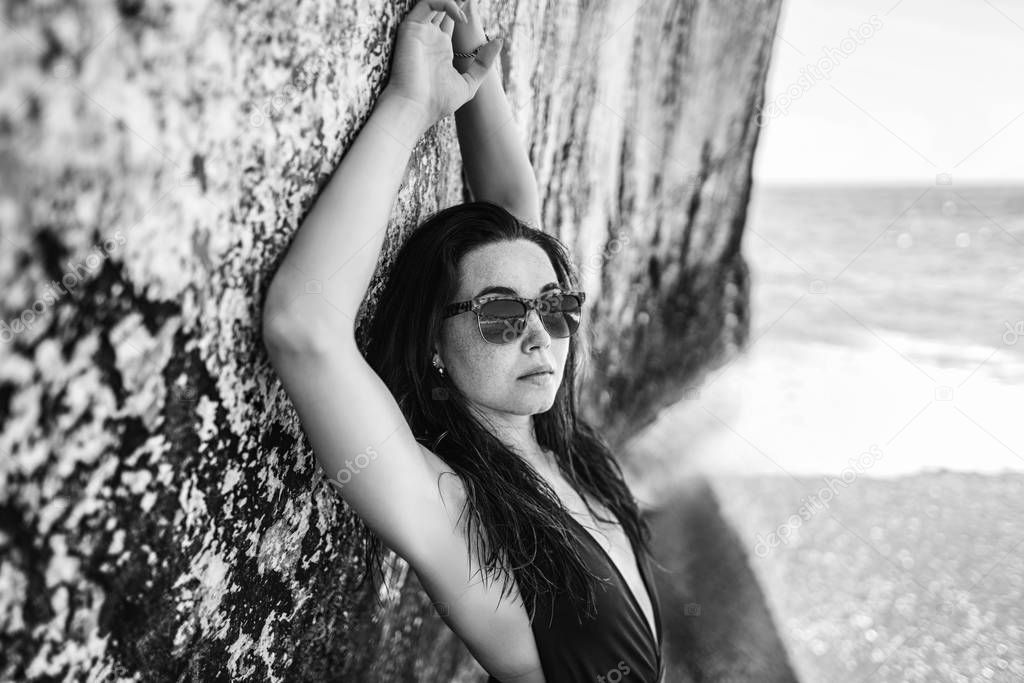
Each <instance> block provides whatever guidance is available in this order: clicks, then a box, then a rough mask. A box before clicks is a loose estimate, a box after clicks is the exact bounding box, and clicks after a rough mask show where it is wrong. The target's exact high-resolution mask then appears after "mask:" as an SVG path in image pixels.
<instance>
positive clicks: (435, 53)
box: [386, 0, 502, 125]
mask: <svg viewBox="0 0 1024 683" xmlns="http://www.w3.org/2000/svg"><path fill="white" fill-rule="evenodd" d="M462 16H464V15H463V14H462V12H461V10H460V9H459V7H458V5H457V4H456V3H455V0H420V1H419V2H417V3H416V5H415V6H414V7H413V8H412V10H411V11H410V12H409V14H408V16H406V18H405V19H404V20H403V21H402V23H401V24H400V25H399V27H398V39H397V43H396V45H395V51H394V55H393V56H392V60H391V75H390V77H389V79H388V84H387V86H386V90H388V91H389V92H390V93H391V94H393V95H398V96H400V97H404V98H405V99H408V100H411V101H412V102H414V103H416V104H418V105H419V106H420V107H422V108H423V109H424V111H425V112H426V115H427V117H428V123H429V125H433V124H434V123H436V122H437V121H438V120H439V119H442V118H444V117H445V116H447V115H448V114H451V113H452V112H454V111H455V110H456V109H458V108H459V107H461V106H462V105H463V104H465V103H466V102H468V101H469V100H471V99H473V96H474V95H475V94H476V91H477V89H478V88H479V87H480V84H481V83H482V82H483V79H484V77H485V76H486V75H487V71H488V69H490V67H491V64H492V63H493V62H494V59H495V57H497V55H498V52H499V51H500V50H501V42H502V41H501V39H500V38H495V39H494V40H492V41H491V42H489V43H487V44H486V45H484V46H483V47H481V48H480V51H479V52H477V56H476V60H475V61H473V63H472V64H470V65H469V66H468V68H467V69H466V71H465V72H464V73H459V72H458V71H457V70H456V69H455V67H453V66H452V60H453V58H454V55H453V53H452V32H453V30H454V27H455V20H454V19H453V18H452V17H459V18H460V21H461V18H462ZM463 61H469V60H463Z"/></svg>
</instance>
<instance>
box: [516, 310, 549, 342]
mask: <svg viewBox="0 0 1024 683" xmlns="http://www.w3.org/2000/svg"><path fill="white" fill-rule="evenodd" d="M523 336H524V337H525V339H526V341H527V343H529V344H530V345H531V346H532V345H533V344H535V343H541V344H542V345H544V346H547V345H550V344H551V335H550V334H549V333H548V328H547V327H545V326H544V321H543V320H541V318H540V313H539V312H538V311H537V309H536V308H535V309H533V310H531V311H529V312H528V313H527V314H526V334H525V335H523Z"/></svg>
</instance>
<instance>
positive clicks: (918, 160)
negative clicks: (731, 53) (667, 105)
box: [754, 0, 1024, 184]
mask: <svg viewBox="0 0 1024 683" xmlns="http://www.w3.org/2000/svg"><path fill="white" fill-rule="evenodd" d="M851 31H852V35H851ZM761 125H762V129H761V133H760V139H759V141H758V149H757V152H756V155H755V157H754V177H755V182H759V183H764V184H774V183H805V182H812V183H846V182H848V183H856V184H861V183H863V184H906V183H911V184H920V183H921V182H929V181H934V182H939V181H938V180H937V178H938V175H939V174H950V176H951V180H952V182H953V184H961V183H963V184H972V183H978V184H982V183H1017V182H1024V0H883V1H882V2H877V1H875V0H865V1H863V2H855V1H853V0H828V1H827V2H821V1H820V0H817V1H815V0H783V5H782V13H781V16H780V20H779V28H778V31H777V36H776V38H775V43H774V48H773V53H772V61H771V64H770V67H769V73H768V82H767V85H766V89H765V106H764V108H763V109H762V112H761Z"/></svg>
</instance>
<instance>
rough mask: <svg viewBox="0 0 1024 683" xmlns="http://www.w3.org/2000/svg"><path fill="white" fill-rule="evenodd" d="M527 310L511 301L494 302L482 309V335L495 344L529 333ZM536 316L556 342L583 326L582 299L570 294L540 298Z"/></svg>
mask: <svg viewBox="0 0 1024 683" xmlns="http://www.w3.org/2000/svg"><path fill="white" fill-rule="evenodd" d="M526 312H527V311H526V307H525V306H523V305H522V304H521V303H519V302H518V301H513V300H511V299H493V300H491V301H488V302H487V303H485V304H484V305H483V306H481V308H480V332H481V333H482V334H483V337H484V339H485V340H487V341H488V342H490V343H492V344H508V343H510V342H513V341H515V340H516V339H518V338H519V337H520V336H521V335H522V333H523V332H524V331H525V330H526ZM537 313H539V314H540V319H541V321H542V322H543V323H544V327H545V328H546V329H547V331H548V334H550V335H551V336H552V337H555V338H557V339H564V338H565V337H569V336H572V335H573V334H574V333H575V332H576V330H577V329H578V328H579V326H580V315H581V310H580V300H579V299H578V298H577V297H575V296H572V295H569V294H559V293H556V294H553V295H550V296H546V297H544V298H542V299H541V301H540V302H539V303H538V305H537Z"/></svg>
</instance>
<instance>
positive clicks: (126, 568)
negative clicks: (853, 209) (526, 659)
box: [0, 0, 780, 681]
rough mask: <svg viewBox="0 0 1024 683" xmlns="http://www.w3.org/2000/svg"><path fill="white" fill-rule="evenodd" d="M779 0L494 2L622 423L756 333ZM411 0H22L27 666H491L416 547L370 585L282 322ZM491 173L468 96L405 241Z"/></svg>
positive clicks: (1, 98)
mask: <svg viewBox="0 0 1024 683" xmlns="http://www.w3.org/2000/svg"><path fill="white" fill-rule="evenodd" d="M403 4H404V3H403ZM779 4H780V2H779V0H763V1H758V0H744V1H742V2H735V3H717V2H710V1H707V0H689V1H686V2H667V1H664V2H661V1H657V0H649V1H648V2H644V3H641V2H632V3H630V2H625V3H613V2H610V1H609V0H595V1H594V2H588V3H550V4H548V3H542V2H520V3H503V4H502V5H501V6H500V7H499V6H498V3H491V5H493V6H494V7H493V11H491V8H490V7H488V4H487V3H483V8H484V11H485V14H486V15H488V16H490V17H491V21H490V22H488V26H493V27H497V28H499V29H500V30H501V31H502V32H503V33H504V34H505V36H506V38H507V41H506V47H505V54H504V56H503V60H504V64H503V66H504V69H505V83H506V89H507V90H508V92H509V95H510V98H511V99H512V101H513V103H514V105H515V106H514V108H515V111H516V113H517V117H518V119H519V121H520V125H521V126H522V128H523V130H524V131H525V134H526V136H527V144H528V145H529V150H530V154H531V158H532V159H533V161H534V164H535V168H536V170H537V175H538V180H539V182H540V185H541V188H542V193H543V201H544V220H545V224H546V226H545V227H546V228H547V229H549V230H551V231H553V232H555V233H556V234H558V235H559V236H560V237H561V238H563V239H564V240H565V241H566V242H568V243H569V244H570V246H571V247H572V248H573V249H574V251H575V253H576V256H577V259H578V262H579V263H580V265H581V268H582V270H583V276H584V285H585V288H586V289H587V291H588V292H590V293H591V297H592V298H591V299H590V300H589V301H593V302H594V304H593V306H592V307H591V308H590V310H591V315H592V316H593V319H594V321H595V323H594V329H595V331H596V335H595V338H594V344H593V352H594V354H595V363H594V364H593V372H592V373H591V376H590V378H589V380H588V385H587V386H588V393H586V394H585V396H584V400H585V403H586V414H587V417H589V418H590V419H592V420H594V421H595V422H596V423H598V424H600V425H602V426H604V427H605V429H606V433H607V435H608V437H609V439H610V440H611V441H612V442H613V443H616V444H618V443H621V442H622V440H623V439H624V438H625V437H627V436H628V435H629V434H631V433H634V432H636V431H637V430H639V429H640V428H641V427H642V426H644V424H645V423H646V422H648V421H649V420H650V419H651V418H652V417H653V415H654V414H655V413H656V411H657V409H658V408H660V407H661V406H663V405H665V404H667V403H669V402H671V401H673V400H674V399H675V398H676V397H677V396H678V395H679V394H680V393H681V392H682V391H683V390H684V387H685V386H687V384H689V383H690V382H691V381H692V380H693V378H694V377H695V376H696V375H697V374H699V373H700V371H701V370H702V368H704V367H706V366H707V364H708V363H709V362H710V361H711V360H713V359H714V358H716V357H718V356H720V355H721V354H723V353H728V352H729V351H730V350H731V349H733V348H735V346H736V345H738V344H742V342H743V340H744V339H745V336H746V334H747V315H746V312H745V311H746V309H745V306H746V301H747V288H748V280H747V276H746V268H745V266H744V264H743V261H742V259H741V257H740V255H739V243H740V236H741V231H742V227H743V222H744V217H745V211H746V204H747V197H748V191H749V187H750V168H751V161H752V156H753V153H754V148H755V145H756V140H757V127H756V125H755V124H754V122H755V114H756V108H757V106H758V105H759V104H760V103H761V102H762V100H763V85H764V79H765V74H766V70H767V66H768V56H769V54H770V48H771V41H772V37H773V35H774V29H775V26H776V22H777V19H778V13H779ZM404 11H405V10H404V9H398V8H396V7H394V6H392V4H391V3H386V2H380V1H378V2H353V1H351V0H348V1H343V2H340V3H337V2H331V3H322V4H318V3H312V2H300V3H298V4H297V5H294V6H289V7H288V8H287V9H284V8H283V6H279V5H275V4H274V3H262V4H256V5H252V4H250V5H246V6H244V7H242V6H235V5H225V4H214V3H206V2H191V3H188V2H179V3H174V4H173V5H166V6H164V5H156V4H153V3H145V2H143V1H142V0H124V1H120V2H118V3H107V4H100V5H95V6H93V5H90V6H88V7H86V6H84V5H80V4H76V3H73V2H72V3H69V4H64V5H48V4H34V5H29V4H27V3H8V4H5V5H4V10H3V12H4V16H3V17H2V18H3V22H2V24H0V36H2V38H0V245H2V247H0V321H2V322H3V326H2V327H0V341H2V344H0V354H2V355H0V651H2V652H3V658H2V660H0V677H2V678H4V679H8V678H15V679H40V678H51V677H52V678H65V677H68V676H72V677H76V678H78V677H81V678H86V677H90V678H95V679H108V678H111V677H113V676H114V675H128V674H130V673H138V674H140V675H141V677H142V678H143V679H145V680H152V679H175V680H177V679H181V678H182V677H186V678H189V679H197V678H201V679H207V678H211V677H229V676H230V677H232V678H236V677H237V678H248V677H255V678H260V679H271V680H285V679H316V680H359V681H376V680H380V681H391V680H447V679H449V678H451V677H455V678H458V679H460V680H470V679H472V678H474V677H476V676H478V674H479V669H478V668H476V667H475V663H473V662H472V661H471V660H469V659H468V658H467V656H466V654H465V651H464V649H462V648H461V646H460V645H459V643H458V641H457V640H456V639H455V638H454V636H453V635H452V634H451V632H450V631H448V630H447V627H446V626H444V624H443V623H442V622H441V621H440V620H439V619H438V618H436V616H434V615H433V614H432V613H431V612H430V610H429V603H428V601H427V599H426V596H425V595H424V594H423V593H422V591H421V590H420V587H419V586H418V585H417V583H416V581H415V579H413V580H410V581H406V572H407V567H405V565H404V563H402V562H400V561H396V562H395V563H394V564H395V572H394V574H393V576H392V581H390V582H389V583H388V585H386V586H383V587H381V595H382V596H383V597H384V599H385V603H386V608H385V609H383V610H381V609H378V608H377V607H376V605H375V604H374V601H373V597H374V596H373V594H372V593H368V592H365V591H359V592H357V591H354V590H353V589H352V582H351V579H352V577H353V576H354V575H355V574H356V573H357V572H358V569H359V568H358V567H355V566H353V562H352V561H351V558H352V557H353V556H354V552H355V549H356V548H357V547H358V544H359V542H360V539H361V538H362V536H361V529H362V527H361V525H360V524H359V523H358V521H357V520H356V519H355V518H354V517H353V515H351V514H350V513H349V511H348V510H347V509H346V508H345V506H344V505H343V504H342V503H341V501H340V499H338V498H337V496H336V494H334V492H333V491H332V489H331V488H330V487H329V486H327V485H326V484H324V483H323V482H322V481H321V473H320V471H319V468H318V466H317V464H316V461H315V459H314V458H313V457H312V454H311V453H310V451H309V445H308V442H307V441H306V440H305V439H304V437H303V436H302V431H301V428H300V425H299V423H298V421H297V419H296V415H295V412H294V410H293V409H292V408H291V405H290V403H289V401H288V398H287V396H286V394H285V393H284V391H283V390H282V388H281V386H280V384H279V383H278V381H277V379H276V376H275V374H274V373H273V370H272V369H271V368H270V366H269V364H268V363H267V359H266V357H265V354H264V351H263V349H262V345H261V342H260V339H259V337H258V330H259V310H260V305H261V302H262V296H263V293H264V292H265V289H266V285H267V283H268V282H269V278H270V277H271V276H272V275H273V272H274V268H275V267H276V264H277V263H278V262H279V259H280V258H281V257H282V255H283V252H284V248H285V247H286V245H287V244H288V242H289V240H290V239H291V237H292V235H293V233H294V230H295V229H296V228H297V226H298V225H299V222H300V221H301V219H302V217H303V216H304V214H305V212H306V211H307V210H308V208H309V207H310V204H311V202H312V201H313V199H314V197H315V196H316V193H317V192H318V189H319V188H320V187H322V185H323V183H324V182H326V180H327V178H328V176H329V174H330V172H331V171H332V170H333V169H334V168H335V167H336V165H337V163H338V161H339V160H340V158H341V156H342V154H343V152H344V150H345V149H346V148H347V146H348V145H349V144H350V143H351V141H352V139H353V137H354V135H355V133H356V132H357V131H358V129H359V126H360V125H361V123H362V121H364V119H365V115H366V113H367V112H368V110H369V108H370V106H371V104H372V102H373V100H374V98H375V97H376V94H377V93H378V92H379V89H380V88H381V87H382V86H383V83H384V79H385V78H386V74H387V66H388V59H389V55H390V50H391V45H392V41H393V37H394V31H395V29H396V27H397V25H398V22H399V20H400V18H401V17H402V16H404ZM461 192H462V190H461V185H460V163H459V158H458V145H457V144H456V141H455V137H454V121H453V120H452V119H451V118H449V119H447V120H445V121H444V122H442V123H441V124H439V125H437V126H435V127H434V128H433V129H432V130H431V131H430V132H429V133H428V135H427V136H426V137H425V139H424V140H423V142H422V143H421V145H420V146H419V147H418V148H417V149H416V151H415V154H414V158H413V161H412V163H411V164H410V168H409V172H408V175H407V178H406V182H405V184H404V187H403V190H402V191H401V193H400V196H399V198H398V201H397V203H396V207H395V216H396V218H395V222H394V224H393V225H392V231H391V233H390V235H389V239H388V241H387V242H386V244H385V248H384V251H385V253H384V257H383V263H384V264H386V263H387V261H388V259H389V258H390V256H391V254H392V253H393V252H394V250H395V249H396V248H397V246H398V244H399V243H400V238H401V235H402V233H401V230H402V229H408V228H409V227H411V226H413V225H415V223H416V219H417V218H418V217H420V216H423V215H425V214H426V213H429V212H430V211H433V210H434V209H436V208H438V207H439V206H442V205H448V204H451V203H454V202H458V201H460V200H461V198H462V194H461ZM620 231H621V232H620ZM381 272H383V270H382V271H381ZM372 300H373V296H372V294H371V296H370V297H369V298H368V305H370V306H372ZM634 321H635V323H636V324H634ZM410 576H411V574H410Z"/></svg>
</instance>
